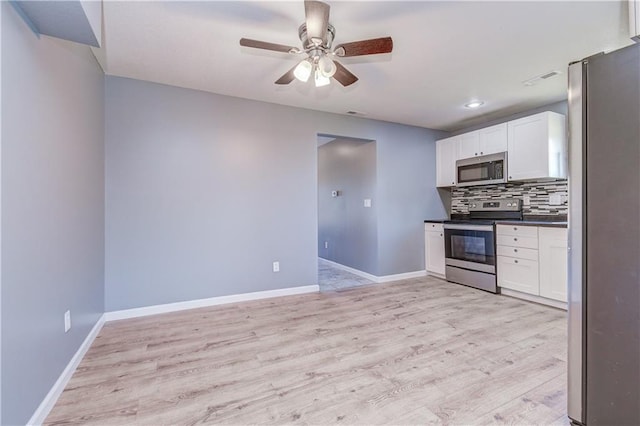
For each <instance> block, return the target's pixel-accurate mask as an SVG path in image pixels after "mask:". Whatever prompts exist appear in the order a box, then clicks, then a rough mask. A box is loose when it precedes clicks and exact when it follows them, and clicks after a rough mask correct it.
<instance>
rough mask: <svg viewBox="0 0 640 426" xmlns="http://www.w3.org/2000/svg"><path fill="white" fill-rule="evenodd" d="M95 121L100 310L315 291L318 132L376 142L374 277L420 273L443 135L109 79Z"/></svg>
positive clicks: (438, 206)
mask: <svg viewBox="0 0 640 426" xmlns="http://www.w3.org/2000/svg"><path fill="white" fill-rule="evenodd" d="M106 123H107V127H106V141H105V143H106V278H105V279H106V285H105V291H106V302H105V303H106V310H107V311H111V310H118V309H126V308H133V307H140V306H148V305H154V304H161V303H170V302H178V301H185V300H192V299H198V298H205V297H214V296H221V295H228V294H237V293H245V292H251V291H261V290H270V289H277V288H287V287H295V286H304V285H310V284H316V283H317V255H318V250H317V241H318V239H317V224H318V222H317V220H318V215H317V135H318V134H333V135H341V136H345V137H350V138H362V139H368V140H375V141H376V144H377V147H378V164H377V170H378V172H380V170H385V173H386V174H387V177H385V178H384V182H382V185H381V183H380V178H378V184H379V188H382V189H383V191H382V193H381V194H379V196H378V197H379V198H380V201H379V203H378V207H377V209H378V212H379V213H380V212H383V216H382V217H380V218H379V221H378V224H379V225H378V226H379V227H378V235H379V238H380V237H382V238H384V240H385V243H387V244H389V245H388V246H387V247H385V248H384V252H382V251H380V252H379V256H380V253H383V254H382V255H383V256H385V255H387V254H389V256H391V259H385V260H384V262H385V268H384V269H381V270H379V271H378V272H379V273H383V274H387V273H399V272H410V271H414V270H420V269H423V268H424V260H423V253H424V242H423V241H422V240H423V232H422V220H423V219H424V218H427V217H431V216H434V215H438V216H442V215H444V213H443V212H444V207H443V205H442V203H441V202H440V198H439V197H438V195H437V191H436V189H435V144H434V140H435V139H437V138H438V137H440V136H441V135H442V134H443V133H441V132H434V131H431V130H428V129H421V128H417V127H410V126H404V125H399V124H392V123H386V122H380V121H374V120H367V119H363V118H357V117H350V116H346V115H344V116H343V115H337V114H327V113H321V112H314V111H310V110H303V109H299V108H291V107H285V106H280V105H273V104H267V103H261V102H255V101H249V100H244V99H239V98H232V97H227V96H221V95H215V94H211V93H205V92H198V91H194V90H188V89H181V88H177V87H170V86H164V85H160V84H155V83H149V82H142V81H137V80H131V79H125V78H119V77H107V78H106ZM405 150H406V153H403V151H405ZM381 153H382V155H383V156H384V158H381ZM408 159H409V160H411V161H409V162H408V163H407V164H404V163H403V160H408ZM394 174H396V175H397V176H394ZM380 185H381V186H380ZM382 199H384V200H385V201H383V200H382ZM405 201H406V202H408V203H410V205H405V204H401V203H404V202H405ZM382 202H387V203H389V204H390V205H388V206H383V205H382V204H381V203H382ZM383 207H384V208H383ZM409 222H410V223H409ZM396 231H397V232H398V233H399V235H398V236H397V237H394V236H391V235H390V234H391V233H393V232H396ZM409 233H413V234H412V235H409ZM275 260H278V261H280V267H281V272H279V273H273V272H271V264H272V262H273V261H275ZM388 271H393V272H388Z"/></svg>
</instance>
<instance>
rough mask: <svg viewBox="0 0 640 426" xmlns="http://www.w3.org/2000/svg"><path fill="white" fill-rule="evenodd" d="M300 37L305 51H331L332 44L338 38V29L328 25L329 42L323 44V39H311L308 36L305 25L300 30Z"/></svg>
mask: <svg viewBox="0 0 640 426" xmlns="http://www.w3.org/2000/svg"><path fill="white" fill-rule="evenodd" d="M298 37H300V41H301V42H302V46H303V48H304V49H305V50H307V49H313V48H314V47H316V48H321V49H323V50H325V51H328V50H330V49H331V44H332V43H333V40H334V39H335V37H336V29H335V28H334V27H333V25H331V24H328V25H327V42H326V43H323V41H322V40H321V39H311V40H310V39H309V37H308V36H307V24H306V23H305V24H302V25H300V28H298ZM314 41H315V42H314Z"/></svg>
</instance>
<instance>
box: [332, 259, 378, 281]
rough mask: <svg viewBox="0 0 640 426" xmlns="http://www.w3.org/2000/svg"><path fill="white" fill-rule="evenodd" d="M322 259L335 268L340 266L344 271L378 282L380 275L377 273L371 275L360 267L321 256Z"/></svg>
mask: <svg viewBox="0 0 640 426" xmlns="http://www.w3.org/2000/svg"><path fill="white" fill-rule="evenodd" d="M320 259H322V260H323V261H324V262H327V263H328V264H329V265H331V266H333V267H334V268H338V269H342V270H343V271H347V272H351V273H352V274H355V275H358V276H360V277H362V278H366V279H368V280H369V281H373V282H374V283H377V282H378V278H379V277H377V276H375V275H371V274H369V273H367V272H363V271H361V270H359V269H355V268H352V267H350V266H346V265H343V264H342V263H337V262H334V261H332V260H327V259H324V258H320Z"/></svg>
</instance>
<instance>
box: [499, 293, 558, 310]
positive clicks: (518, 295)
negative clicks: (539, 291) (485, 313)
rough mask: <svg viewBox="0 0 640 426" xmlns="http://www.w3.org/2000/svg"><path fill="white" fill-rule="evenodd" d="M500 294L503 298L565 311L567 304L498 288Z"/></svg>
mask: <svg viewBox="0 0 640 426" xmlns="http://www.w3.org/2000/svg"><path fill="white" fill-rule="evenodd" d="M500 294H502V295H503V296H509V297H515V298H518V299H522V300H527V301H529V302H535V303H539V304H541V305H547V306H551V307H554V308H558V309H564V310H565V311H566V310H567V304H566V303H565V302H560V301H559V300H553V299H547V298H546V297H541V296H536V295H535V294H528V293H522V292H520V291H516V290H511V289H509V288H500Z"/></svg>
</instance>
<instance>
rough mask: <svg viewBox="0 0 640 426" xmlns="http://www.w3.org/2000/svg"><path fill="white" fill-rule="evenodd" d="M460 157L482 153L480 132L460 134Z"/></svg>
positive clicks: (475, 155)
mask: <svg viewBox="0 0 640 426" xmlns="http://www.w3.org/2000/svg"><path fill="white" fill-rule="evenodd" d="M459 138H460V142H459V145H458V147H459V148H458V159H460V160H461V159H463V158H471V157H477V156H478V155H480V132H479V131H478V130H476V131H475V132H470V133H464V134H462V135H460V136H459Z"/></svg>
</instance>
